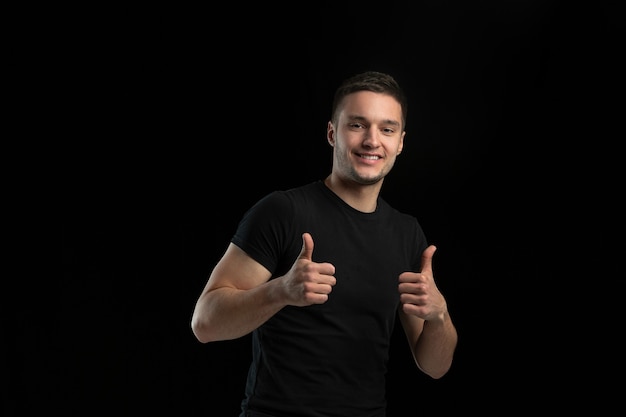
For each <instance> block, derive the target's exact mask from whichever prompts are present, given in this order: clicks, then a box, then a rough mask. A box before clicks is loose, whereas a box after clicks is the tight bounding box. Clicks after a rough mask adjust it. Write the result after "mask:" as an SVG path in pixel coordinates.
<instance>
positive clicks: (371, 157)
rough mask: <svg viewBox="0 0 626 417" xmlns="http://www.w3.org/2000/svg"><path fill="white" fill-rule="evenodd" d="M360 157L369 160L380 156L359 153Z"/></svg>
mask: <svg viewBox="0 0 626 417" xmlns="http://www.w3.org/2000/svg"><path fill="white" fill-rule="evenodd" d="M359 157H360V158H363V159H369V160H371V161H375V160H377V159H380V156H376V155H359Z"/></svg>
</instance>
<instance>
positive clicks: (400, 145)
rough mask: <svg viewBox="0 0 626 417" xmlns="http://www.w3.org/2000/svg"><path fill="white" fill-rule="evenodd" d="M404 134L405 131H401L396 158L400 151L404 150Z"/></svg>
mask: <svg viewBox="0 0 626 417" xmlns="http://www.w3.org/2000/svg"><path fill="white" fill-rule="evenodd" d="M405 134H406V131H403V132H402V136H400V143H399V144H398V152H397V153H396V156H397V155H400V154H401V153H402V149H403V148H404V135H405Z"/></svg>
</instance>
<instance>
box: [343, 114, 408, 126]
mask: <svg viewBox="0 0 626 417" xmlns="http://www.w3.org/2000/svg"><path fill="white" fill-rule="evenodd" d="M348 120H350V121H362V122H367V121H368V120H367V118H365V117H363V116H359V115H354V114H350V115H348ZM383 124H386V125H392V126H400V122H398V121H396V120H393V119H385V120H383Z"/></svg>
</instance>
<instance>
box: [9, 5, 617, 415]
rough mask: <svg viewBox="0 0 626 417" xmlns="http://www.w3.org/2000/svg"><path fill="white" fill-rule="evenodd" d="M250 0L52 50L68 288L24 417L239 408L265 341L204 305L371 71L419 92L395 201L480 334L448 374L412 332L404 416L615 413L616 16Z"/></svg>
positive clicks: (24, 374)
mask: <svg viewBox="0 0 626 417" xmlns="http://www.w3.org/2000/svg"><path fill="white" fill-rule="evenodd" d="M225 7H226V8H227V11H224V10H218V9H210V8H208V7H207V8H191V9H189V10H184V9H183V8H182V7H177V8H175V9H173V10H168V9H166V8H163V9H160V10H155V9H154V8H151V9H147V10H121V9H120V10H111V9H109V10H89V11H83V14H82V18H81V19H77V20H76V21H74V22H71V24H69V25H59V27H58V30H57V31H56V32H55V34H56V35H57V36H58V37H56V39H58V41H50V40H48V41H47V42H46V46H47V48H48V49H49V53H50V55H49V56H50V57H51V59H50V60H49V61H48V68H51V70H54V71H55V73H56V74H58V75H59V77H58V78H56V81H55V82H54V84H55V85H54V87H53V89H54V92H55V94H57V95H58V96H59V97H62V98H63V100H64V101H65V102H66V103H67V102H69V103H70V104H69V105H66V107H65V108H64V109H63V110H61V111H60V112H59V113H60V114H59V122H60V124H61V125H62V126H64V127H63V132H62V133H63V134H62V136H63V140H61V141H59V143H60V147H61V152H60V158H59V164H58V172H60V173H61V175H62V177H61V178H62V180H61V183H60V184H59V186H60V187H59V189H58V190H57V192H56V196H58V202H59V205H60V208H61V217H60V218H59V219H58V223H57V222H54V223H53V224H54V225H55V226H58V229H57V231H58V232H59V237H60V239H59V240H60V242H59V243H60V244H61V249H62V250H61V253H60V255H61V256H60V258H61V259H62V262H61V274H60V276H59V275H58V274H51V275H48V274H49V273H51V272H53V271H49V272H47V273H45V276H44V277H37V278H33V279H32V280H30V279H29V280H26V281H25V282H23V283H22V286H21V287H20V288H21V289H22V290H23V294H24V295H25V296H24V298H23V299H19V301H20V302H18V303H17V304H18V306H17V307H16V308H12V309H11V310H10V311H9V313H8V315H7V316H6V317H7V318H8V320H7V323H8V326H5V329H6V330H5V331H6V332H7V334H8V335H9V336H10V337H7V340H8V343H7V344H6V345H7V346H8V351H7V353H8V354H7V356H6V357H7V360H6V361H5V365H6V366H5V368H6V371H7V372H2V373H3V374H4V375H5V378H6V380H7V382H8V386H9V390H8V393H7V391H5V393H7V394H6V395H5V396H4V397H5V398H4V401H3V403H4V409H5V411H6V412H7V413H8V414H5V415H12V416H30V415H41V414H42V413H43V414H55V413H56V415H64V416H84V415H137V414H142V415H159V416H235V415H237V413H238V410H239V402H240V400H241V397H242V395H243V389H244V383H245V375H246V371H247V366H248V363H249V360H250V347H249V342H250V341H249V339H248V337H244V338H242V339H240V340H234V341H226V342H216V343H212V344H208V345H202V344H200V343H199V342H197V341H196V339H195V338H194V336H193V334H192V333H191V330H190V326H189V322H190V318H191V313H192V310H193V307H194V303H195V301H196V299H197V297H198V296H199V294H200V292H201V290H202V288H203V286H204V284H205V281H206V279H207V277H208V274H209V273H210V271H211V268H212V266H213V265H214V264H215V263H216V262H217V260H218V259H219V258H220V256H221V255H222V253H223V251H224V250H225V248H226V246H227V244H228V241H229V239H230V237H231V235H232V233H233V232H234V230H235V227H236V225H237V222H238V220H239V219H240V217H241V216H242V214H243V213H244V211H245V210H246V209H247V208H248V207H249V206H250V205H252V204H253V203H254V202H255V201H256V200H257V199H259V198H260V197H261V196H263V195H265V194H267V193H268V192H270V191H273V190H276V189H285V188H289V187H293V186H297V185H300V184H303V183H306V182H310V181H315V180H318V179H321V178H323V177H325V176H326V175H327V174H328V172H329V170H330V166H331V148H330V147H329V146H328V144H327V143H326V140H325V128H326V122H327V120H328V118H329V112H330V104H331V98H332V97H331V95H332V92H333V91H334V88H335V87H336V86H337V84H338V83H339V82H340V81H341V80H342V79H343V78H345V77H346V76H348V75H351V74H353V73H354V72H356V71H362V70H367V69H374V70H382V71H388V72H390V73H392V74H393V75H394V76H396V78H397V79H398V81H399V82H400V83H401V84H402V85H403V86H404V87H405V89H406V90H407V93H408V95H409V100H410V101H409V118H408V125H407V135H406V138H405V148H404V152H403V153H402V155H401V156H400V157H399V159H398V162H397V165H396V167H395V169H394V171H393V172H392V173H391V174H390V175H389V177H388V178H387V179H386V181H385V184H384V186H383V192H382V193H383V197H384V198H385V199H386V200H387V201H389V202H390V203H391V204H392V205H394V206H395V207H397V208H398V209H400V210H402V211H406V212H408V213H411V214H414V215H415V216H416V217H418V219H419V220H420V222H421V224H422V226H423V228H424V229H425V231H426V233H427V236H428V237H429V239H430V240H431V242H432V243H435V244H436V245H437V246H438V251H437V254H436V255H435V260H434V269H435V277H436V279H437V282H438V283H439V286H440V288H441V290H442V291H443V292H444V294H445V295H446V296H447V298H448V303H449V309H450V312H451V314H452V317H453V319H454V320H455V323H456V325H457V328H458V332H459V346H458V351H457V356H456V358H455V362H454V364H453V367H452V369H451V370H450V372H449V373H448V375H446V376H445V377H444V378H443V379H441V380H437V381H434V380H430V379H428V378H427V377H425V376H423V375H422V374H421V373H420V372H419V371H417V369H416V367H415V366H414V364H413V362H412V360H411V358H410V354H409V352H408V348H407V346H406V342H405V341H404V339H403V336H402V335H400V334H395V335H394V340H393V345H392V356H391V363H390V372H389V390H388V398H389V403H390V405H389V416H400V415H407V411H408V410H415V411H414V413H413V415H419V414H420V412H421V411H422V412H434V411H436V410H438V411H441V412H447V413H448V414H446V415H458V414H461V413H466V412H479V413H480V412H492V411H493V412H497V413H498V414H500V413H502V414H508V413H509V412H513V411H520V410H527V411H530V410H536V409H537V408H538V407H539V404H542V407H544V409H545V407H546V406H547V407H548V409H549V410H563V409H572V407H574V409H580V407H583V406H587V405H589V404H592V403H593V407H594V409H595V410H596V411H598V410H599V409H601V408H602V407H608V406H609V404H610V403H611V402H612V400H614V399H615V398H614V394H613V393H614V391H612V389H611V388H609V385H606V387H605V381H606V380H605V376H606V374H607V373H611V372H614V369H615V368H614V366H615V365H616V363H618V362H619V361H618V360H617V357H616V356H615V353H616V352H618V350H617V348H616V344H615V341H614V340H612V339H614V338H615V336H613V335H612V332H610V331H607V330H608V329H607V327H608V328H610V327H609V326H607V325H603V323H606V319H607V318H610V316H611V311H612V307H613V305H612V304H611V303H610V302H608V299H610V298H611V297H608V296H609V295H611V294H610V293H611V291H612V288H614V286H615V284H616V283H617V281H618V278H617V277H618V275H615V274H611V273H610V272H612V271H610V267H609V266H608V264H609V263H610V259H611V258H613V257H617V256H619V250H618V249H615V248H614V246H613V244H612V242H613V241H614V239H615V236H617V234H618V233H619V230H620V225H621V223H616V222H615V221H614V220H609V219H610V218H614V217H613V216H612V215H613V214H616V213H618V214H619V211H618V210H617V209H616V203H617V202H618V196H619V188H617V186H616V184H617V181H616V179H617V178H619V177H618V176H617V169H618V167H619V162H621V161H620V160H619V159H620V158H619V156H618V155H619V154H618V153H617V152H616V151H614V150H613V148H612V147H613V145H614V144H616V143H617V142H618V141H622V139H617V138H618V137H619V136H620V135H619V133H616V129H618V130H617V132H621V131H622V129H621V127H618V123H617V121H616V119H617V117H618V115H619V116H621V113H622V112H621V111H620V112H619V113H618V108H619V106H616V101H618V102H621V101H623V100H622V98H621V95H620V94H619V91H620V85H619V82H621V74H622V73H621V72H620V71H618V69H617V68H618V65H619V59H618V58H619V57H620V55H623V46H622V43H621V42H618V41H617V40H616V35H617V32H618V31H617V24H618V18H617V14H616V12H615V10H613V9H612V8H611V7H608V6H605V5H603V4H601V3H594V5H593V6H591V5H590V3H588V4H586V5H585V6H584V7H583V5H576V4H574V3H571V2H555V1H514V2H497V1H483V2H461V3H459V4H455V3H450V2H435V1H427V2H421V3H416V4H414V3H412V2H396V3H393V2H385V3H380V4H377V3H374V4H371V5H366V4H362V3H354V4H345V5H342V9H343V10H338V7H337V6H333V5H328V6H327V5H325V4H323V3H320V4H317V5H316V6H314V7H307V6H305V5H304V4H303V5H301V6H298V10H297V11H296V10H295V9H294V10H291V9H285V8H284V6H281V7H280V8H279V7H271V6H270V5H267V4H266V5H258V6H255V7H252V6H247V5H238V6H234V7H231V6H225ZM293 7H296V6H295V5H294V6H293ZM52 78H54V77H51V79H52ZM50 110H51V111H53V112H55V111H59V109H58V108H51V109H50ZM56 253H58V252H53V256H54V255H55V254H56ZM52 268H53V269H55V270H56V264H55V265H53V267H52ZM36 282H37V284H36ZM607 293H609V294H607ZM9 332H10V333H9ZM587 347H595V348H597V349H594V350H593V351H594V352H596V353H595V354H591V351H592V350H591V349H589V350H587ZM598 351H601V352H602V353H601V354H597V352H598ZM599 387H602V389H601V391H602V392H603V394H602V395H600V396H599V397H598V396H594V397H593V399H591V398H590V397H589V395H588V393H587V391H588V390H591V389H592V388H594V389H595V391H596V392H597V391H598V389H599ZM557 388H558V389H557ZM583 392H585V393H587V394H586V395H578V394H579V393H583ZM420 410H421V411H420ZM450 413H451V414H450Z"/></svg>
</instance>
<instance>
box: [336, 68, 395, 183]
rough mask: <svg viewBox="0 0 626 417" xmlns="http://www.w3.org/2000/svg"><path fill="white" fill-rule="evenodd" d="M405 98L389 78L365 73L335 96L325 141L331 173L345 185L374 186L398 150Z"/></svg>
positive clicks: (345, 84) (393, 160) (374, 73)
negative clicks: (330, 152) (331, 166)
mask: <svg viewBox="0 0 626 417" xmlns="http://www.w3.org/2000/svg"><path fill="white" fill-rule="evenodd" d="M405 124H406V98H405V96H404V93H403V92H402V90H401V89H400V87H399V86H398V84H397V83H396V81H395V80H394V79H393V78H392V77H391V76H389V75H387V74H383V73H379V72H365V73H362V74H358V75H356V76H354V77H351V78H349V79H348V80H346V81H345V82H344V83H342V84H341V85H340V86H339V88H338V89H337V92H336V94H335V100H334V102H333V107H332V118H331V120H330V121H329V122H328V127H327V130H326V138H327V140H328V143H329V144H330V145H331V146H332V147H333V175H334V177H335V178H336V179H338V180H340V181H342V182H343V183H345V184H348V183H351V184H359V185H373V184H380V183H381V181H382V180H383V179H384V178H385V176H386V175H387V174H388V173H389V171H391V169H392V168H393V166H394V164H395V161H396V157H397V156H398V155H399V154H400V152H402V148H403V146H404V135H405V131H404V126H405Z"/></svg>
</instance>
